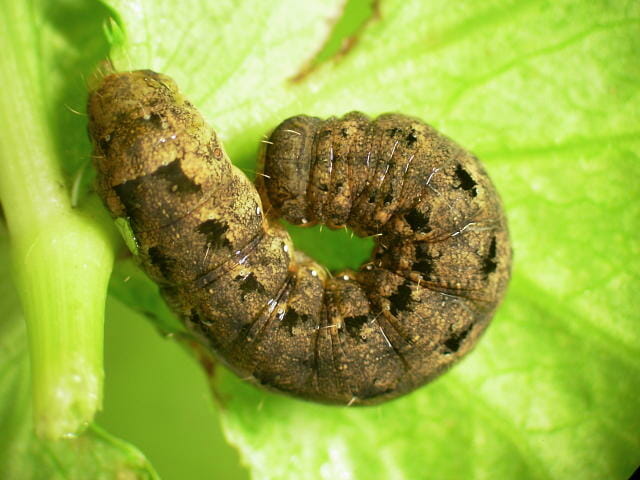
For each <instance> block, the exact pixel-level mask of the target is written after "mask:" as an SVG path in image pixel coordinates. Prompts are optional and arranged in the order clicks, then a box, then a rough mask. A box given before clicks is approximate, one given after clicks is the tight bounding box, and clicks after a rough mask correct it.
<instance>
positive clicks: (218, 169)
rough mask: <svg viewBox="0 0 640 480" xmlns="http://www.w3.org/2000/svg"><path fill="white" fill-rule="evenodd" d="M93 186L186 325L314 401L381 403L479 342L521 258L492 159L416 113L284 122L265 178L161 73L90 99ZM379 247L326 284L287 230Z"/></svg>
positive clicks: (233, 358)
mask: <svg viewBox="0 0 640 480" xmlns="http://www.w3.org/2000/svg"><path fill="white" fill-rule="evenodd" d="M87 109H88V116H89V125H88V130H89V136H90V138H91V140H92V143H93V148H94V155H93V158H94V165H95V167H96V170H97V179H96V190H97V192H98V193H99V195H100V196H101V198H102V199H103V201H104V203H105V205H106V206H107V208H108V209H109V211H110V212H111V214H112V216H113V217H115V218H116V219H119V221H121V222H124V223H125V225H126V226H127V228H128V231H129V235H130V239H132V240H133V247H134V250H135V252H136V255H137V257H138V258H139V261H140V263H141V265H142V267H143V269H144V270H145V271H146V273H147V274H148V275H149V276H150V277H151V278H152V279H153V280H154V281H155V282H157V284H158V285H159V288H160V291H161V293H162V295H163V297H164V298H165V300H166V301H167V302H168V304H169V305H170V306H171V307H172V309H173V310H174V311H175V312H176V313H177V314H178V315H179V316H180V317H181V318H182V319H183V321H184V322H185V324H186V325H187V326H188V327H189V329H190V330H191V331H192V332H194V334H195V335H196V336H197V337H198V338H200V339H201V340H202V341H203V342H205V343H206V345H207V346H208V347H209V348H211V349H212V350H213V352H214V353H215V354H216V356H217V357H218V358H219V359H220V360H221V361H222V362H223V363H225V364H226V365H227V366H228V367H229V368H230V369H231V370H233V371H234V372H235V373H236V374H238V375H239V376H240V377H242V378H244V379H247V380H249V381H252V382H253V383H255V384H257V385H261V386H263V387H266V388H268V389H271V390H275V391H278V392H283V393H286V394H290V395H293V396H296V397H300V398H303V399H307V400H313V401H317V402H322V403H330V404H342V405H371V404H377V403H380V402H384V401H387V400H390V399H392V398H395V397H398V396H400V395H403V394H406V393H408V392H410V391H412V390H414V389H416V388H417V387H419V386H421V385H423V384H425V383H426V382H428V381H430V380H432V379H433V378H435V377H437V376H438V375H439V374H441V373H442V372H444V371H445V370H446V369H447V368H448V367H449V366H450V365H452V364H453V363H454V362H456V361H457V360H458V359H460V358H461V357H462V356H464V355H465V354H466V353H467V352H469V351H470V350H471V348H472V347H473V346H474V345H475V344H476V342H477V340H478V338H479V337H480V335H481V334H482V332H483V331H484V330H485V328H486V327H487V325H488V323H489V321H490V319H491V317H492V316H493V314H494V311H495V310H496V308H497V306H498V304H499V303H500V301H501V299H502V297H503V294H504V292H505V289H506V286H507V283H508V280H509V276H510V264H511V247H510V243H509V235H508V231H507V224H506V220H505V215H504V213H503V209H502V206H501V201H500V198H499V196H498V194H497V192H496V190H495V188H494V186H493V185H492V183H491V180H490V179H489V177H488V176H487V174H486V173H485V171H484V170H483V168H482V166H481V164H480V162H479V161H478V159H477V158H476V157H474V156H473V155H472V154H470V153H468V152H467V151H465V150H464V149H463V148H461V147H460V146H458V145H457V144H456V143H454V142H453V141H452V140H450V139H448V138H447V137H445V136H443V135H441V134H440V133H438V132H437V131H436V130H435V129H434V128H432V127H430V126H429V125H427V124H425V123H423V122H422V121H420V120H417V119H415V118H412V117H408V116H405V115H401V114H386V115H382V116H379V117H377V118H376V119H374V120H371V119H369V118H368V117H367V116H365V115H364V114H362V113H358V112H352V113H349V114H347V115H345V116H344V117H342V118H329V119H327V120H321V119H319V118H315V117H309V116H304V115H300V116H296V117H292V118H289V119H287V120H285V121H284V122H282V123H281V124H280V125H279V126H278V127H277V128H276V129H275V130H274V131H273V133H272V135H271V137H270V138H269V140H268V141H267V142H265V143H266V147H265V148H264V149H263V151H262V153H261V155H260V164H261V169H262V174H261V175H258V179H257V180H256V184H255V185H254V184H253V183H251V182H250V181H249V180H248V179H247V178H246V176H245V175H244V174H243V173H242V172H241V171H240V170H238V169H237V168H236V167H234V166H233V165H232V163H231V162H230V160H229V158H228V157H227V155H226V153H225V151H224V148H223V146H222V143H221V142H220V139H219V138H218V137H217V135H216V133H215V131H214V130H213V129H212V128H210V127H209V126H208V125H207V124H206V122H205V120H204V119H203V117H202V115H201V114H200V113H199V112H198V111H197V110H196V108H195V107H194V106H193V105H192V104H191V103H189V101H188V100H186V99H185V98H184V97H183V96H182V94H181V93H180V92H179V89H178V87H177V85H176V84H175V82H174V81H173V80H172V79H171V78H169V77H167V76H166V75H163V74H160V73H156V72H153V71H150V70H141V71H133V72H125V73H114V74H110V75H108V76H105V77H104V78H103V79H102V81H101V83H100V85H99V86H98V87H97V88H95V89H93V90H92V91H90V93H89V100H88V107H87ZM279 217H282V218H284V219H285V220H287V221H288V222H290V223H292V224H294V225H314V224H317V223H322V224H325V225H327V226H328V227H330V228H333V229H336V228H342V227H345V226H346V227H348V228H350V229H351V230H352V231H354V232H355V233H356V234H357V235H360V236H373V237H374V240H375V247H374V251H373V254H372V256H371V259H370V260H369V261H368V262H366V263H365V264H364V265H362V266H361V268H360V269H358V270H357V271H353V270H343V271H340V272H337V273H333V274H331V273H329V272H328V271H327V270H326V269H325V268H323V267H322V266H321V265H319V264H318V263H316V262H315V261H314V260H313V259H311V258H310V257H308V256H307V255H305V254H303V253H302V252H299V251H296V250H295V249H294V248H293V245H292V241H291V238H290V236H289V234H288V233H287V231H286V230H285V229H284V228H283V227H282V226H281V224H280V223H279V220H278V218H279Z"/></svg>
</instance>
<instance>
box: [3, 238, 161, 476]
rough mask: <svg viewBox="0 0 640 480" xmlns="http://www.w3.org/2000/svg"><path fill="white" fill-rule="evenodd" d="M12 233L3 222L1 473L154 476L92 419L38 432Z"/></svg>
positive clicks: (133, 452) (127, 447) (137, 455)
mask: <svg viewBox="0 0 640 480" xmlns="http://www.w3.org/2000/svg"><path fill="white" fill-rule="evenodd" d="M7 244H8V236H7V233H6V231H5V229H4V228H1V227H0V279H2V280H0V311H2V312H3V315H2V322H0V478H3V479H4V478H6V479H40V478H46V479H51V480H56V479H61V480H62V479H81V478H92V479H105V480H106V479H114V478H123V479H124V478H131V479H134V478H135V479H155V478H157V475H156V473H155V471H154V470H153V468H152V467H151V465H149V463H148V462H147V460H146V459H145V458H144V456H143V455H142V453H140V452H139V451H138V450H136V449H135V448H134V447H132V446H130V445H128V444H126V443H125V442H123V441H121V440H119V439H117V438H115V437H113V436H111V435H109V434H108V433H106V432H104V431H103V430H102V429H100V428H99V427H97V426H95V425H93V426H91V427H90V428H89V429H88V430H87V431H86V432H85V433H84V434H82V435H80V436H78V437H73V438H66V439H63V440H59V441H56V442H50V441H46V440H42V439H39V438H38V437H36V435H35V432H34V425H33V422H32V413H31V399H30V385H29V352H28V343H27V333H26V329H25V323H24V318H23V315H22V310H21V308H20V305H19V302H18V297H17V294H16V291H15V288H14V286H13V285H12V284H11V282H10V281H9V278H10V275H9V273H10V272H9V268H8V267H9V258H8V249H7V246H8V245H7Z"/></svg>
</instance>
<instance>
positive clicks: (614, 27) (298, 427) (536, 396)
mask: <svg viewBox="0 0 640 480" xmlns="http://www.w3.org/2000/svg"><path fill="white" fill-rule="evenodd" d="M107 3H108V4H109V5H110V6H111V8H112V9H113V15H114V17H115V18H116V19H117V21H118V23H112V24H111V30H109V34H110V38H111V39H112V41H113V42H114V43H115V44H116V45H117V46H118V50H117V51H114V53H113V60H114V62H115V65H116V66H117V67H118V68H119V69H135V68H153V69H156V70H159V71H162V72H164V73H167V74H169V75H171V76H173V77H174V78H175V79H176V80H177V81H178V83H179V85H180V86H181V88H182V90H183V91H184V92H185V94H186V95H187V96H188V97H189V98H190V99H191V100H192V101H193V102H194V103H195V104H196V105H197V106H198V107H199V108H200V109H201V110H202V111H203V112H204V114H205V116H206V117H207V118H209V119H210V121H211V123H212V125H214V126H215V127H216V128H217V130H218V131H219V133H220V134H221V136H222V138H224V139H225V140H226V146H227V150H228V152H229V154H230V156H231V158H232V159H233V160H234V162H235V163H237V164H238V165H241V166H243V167H244V168H247V169H253V168H255V167H254V162H255V157H256V155H257V151H258V148H259V141H260V139H261V137H262V135H264V134H265V133H267V132H268V131H269V130H270V129H271V128H273V127H274V126H275V125H276V124H277V123H278V122H279V121H280V120H282V119H283V118H285V117H286V116H289V115H292V114H296V113H301V112H304V113H309V114H316V115H321V116H327V115H332V114H342V113H345V112H347V111H349V110H354V109H358V110H362V111H365V112H366V113H369V114H372V115H375V114H378V113H382V112H385V111H402V112H404V113H407V114H412V115H416V116H419V117H421V118H423V119H424V120H425V121H427V122H429V123H432V124H433V125H435V126H436V127H437V128H439V129H440V130H442V131H443V132H444V133H446V134H447V135H449V136H451V137H452V138H454V139H456V140H457V141H458V142H460V143H461V144H463V145H465V146H466V147H468V148H469V149H471V150H473V151H475V152H476V153H477V154H478V155H479V156H480V157H481V158H482V160H483V161H484V163H485V165H486V167H487V170H488V171H489V173H490V174H491V176H492V178H493V179H494V181H495V183H496V185H497V187H498V190H499V191H500V192H501V194H502V196H503V200H504V203H505V206H506V209H507V213H508V216H509V220H510V226H511V231H512V237H513V244H514V251H515V265H514V272H513V281H512V284H511V287H510V291H509V295H508V297H507V298H506V300H505V302H504V304H503V306H502V308H501V310H500V311H499V313H498V315H497V316H496V318H495V320H494V323H493V325H492V327H491V328H490V329H489V331H488V333H487V335H486V336H485V338H484V339H483V341H482V342H481V344H480V345H479V347H478V348H477V349H476V351H475V352H474V353H473V354H472V355H470V356H469V357H468V358H467V359H466V360H465V361H464V362H463V363H461V364H460V365H459V366H457V367H455V368H454V369H453V370H452V371H451V372H450V373H448V374H446V375H445V376H443V377H442V378H440V379H439V380H437V381H436V382H434V383H432V384H431V385H428V386H426V387H425V388H422V389H420V390H419V391H417V392H416V393H414V394H412V395H410V396H408V397H405V398H403V399H400V400H397V401H394V402H392V403H389V404H386V405H382V406H379V407H373V408H362V409H356V408H336V407H325V406H320V405H312V404H309V403H304V402H300V401H296V400H292V399H288V398H286V397H282V396H278V395H273V394H269V393H265V392H262V391H259V390H256V389H255V388H253V387H251V386H249V385H246V384H244V383H242V382H241V381H240V380H239V379H237V378H235V377H234V376H232V375H231V374H228V373H224V372H223V373H222V375H221V376H220V377H219V378H218V379H217V382H216V389H217V391H218V392H219V393H220V395H221V396H222V398H224V399H225V401H224V408H223V409H222V413H223V418H224V424H225V428H226V431H227V435H228V437H229V439H230V440H231V441H232V442H233V443H235V444H236V445H238V446H239V448H240V450H241V452H242V455H243V457H244V459H245V461H246V462H247V463H248V464H249V465H250V466H251V468H252V471H253V474H254V477H255V478H310V479H316V478H469V477H471V478H485V477H491V478H512V477H517V478H567V477H578V478H587V479H588V478H594V479H597V478H627V477H628V476H629V475H630V474H631V472H632V471H633V469H634V468H635V467H636V466H637V464H638V463H640V453H639V452H640V435H638V432H640V414H639V413H638V408H637V400H636V397H637V395H638V388H637V385H638V380H639V374H640V347H639V345H640V338H639V337H640V330H639V329H638V328H637V325H638V320H640V308H638V307H639V305H638V302H637V300H636V299H635V298H636V292H637V291H638V290H639V289H640V273H639V272H640V260H639V258H640V257H639V255H638V254H639V253H640V247H639V245H638V242H637V240H636V238H637V233H636V232H637V231H638V230H639V227H640V206H639V204H638V202H637V199H638V194H639V193H640V186H639V185H640V184H639V183H638V182H637V181H635V179H636V178H638V177H639V176H640V163H639V162H638V160H639V158H638V157H639V156H640V135H639V133H640V112H639V101H640V98H639V96H640V83H639V82H638V80H637V79H638V78H640V62H639V58H638V57H639V53H638V52H640V4H638V3H637V2H632V1H627V2H624V1H610V0H596V1H589V2H587V1H579V0H560V1H557V2H548V1H547V2H545V1H532V0H530V1H526V2H522V1H519V2H517V1H515V0H511V1H497V0H493V1H491V0H490V1H485V2H475V1H471V0H467V1H462V2H456V3H455V4H453V3H452V2H445V1H444V0H436V1H432V2H423V1H419V0H404V1H401V0H386V1H381V2H380V5H379V9H380V12H379V15H378V16H374V17H372V18H371V20H370V21H368V22H366V23H364V24H363V26H362V27H361V28H360V29H357V28H356V29H355V30H357V39H354V40H353V41H352V42H351V43H350V44H351V45H352V46H351V48H350V49H348V50H347V51H343V52H342V54H341V55H338V56H336V58H335V60H326V56H323V55H320V56H319V57H318V59H319V60H314V58H316V57H315V55H316V53H317V52H326V51H327V50H325V49H324V48H323V39H324V37H325V36H326V35H327V34H328V30H329V27H330V23H329V19H330V18H334V19H337V16H338V15H339V4H340V3H341V2H337V1H334V0H327V1H320V0H317V1H314V2H311V1H308V2H299V1H295V0H273V1H271V2H260V1H258V0H251V1H250V0H245V1H235V2H231V1H221V2H199V1H196V0H183V1H181V2H179V3H178V2H176V1H175V0H156V1H152V0H132V1H124V0H121V1H117V0H112V1H109V2H107ZM352 31H353V30H352ZM96 32H97V29H96ZM329 50H330V49H329ZM323 59H325V61H324V62H323V61H322V60H323ZM310 66H311V68H310ZM301 73H304V75H301ZM294 78H295V79H296V81H293V80H292V79H294ZM41 123H42V122H41ZM74 131H75V130H74ZM59 137H62V135H59ZM4 158H5V157H4V156H3V160H4ZM3 202H4V197H3ZM6 206H7V205H6V204H5V207H6ZM323 235H325V236H324V237H322V238H323V240H322V243H327V244H328V245H329V247H328V248H327V250H326V251H323V252H320V251H316V250H315V249H313V244H312V243H311V242H309V243H306V244H305V248H306V251H307V252H308V253H311V254H312V255H314V256H315V257H316V258H318V259H320V260H323V261H325V262H326V263H327V264H329V265H331V266H332V267H335V266H341V265H347V264H348V265H351V264H352V263H351V262H353V261H354V253H353V252H360V255H366V254H367V250H368V245H365V244H363V243H362V242H360V241H359V240H357V239H354V240H350V239H348V238H345V237H344V236H342V237H337V236H336V234H330V233H326V232H325V233H324V234H323ZM340 235H342V234H340ZM300 237H301V236H300V235H296V236H295V239H296V241H297V242H298V240H299V239H300ZM325 239H327V240H325ZM298 244H299V242H298ZM345 245H349V249H348V250H347V248H345ZM124 278H126V277H124ZM116 280H117V279H116ZM122 281H123V282H124V280H122ZM136 285H137V286H135V287H134V288H133V289H132V290H131V292H130V293H128V294H127V295H128V296H129V298H130V303H131V304H133V305H134V306H136V307H137V308H144V309H145V310H148V311H153V310H155V308H156V305H157V304H158V301H159V299H158V297H157V296H156V297H155V299H156V301H154V300H153V298H154V297H153V296H148V295H147V293H146V292H148V284H147V286H146V287H145V286H144V285H145V284H144V283H143V282H140V283H138V284H136ZM118 288H120V291H121V292H122V291H123V289H122V285H119V286H118ZM113 291H114V292H115V291H116V290H113ZM138 298H144V299H145V302H146V303H145V304H144V305H141V304H140V303H139V300H138ZM168 322H169V321H168ZM165 323H166V322H165ZM161 328H163V329H167V327H166V325H163V326H162V327H161Z"/></svg>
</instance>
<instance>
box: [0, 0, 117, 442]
mask: <svg viewBox="0 0 640 480" xmlns="http://www.w3.org/2000/svg"><path fill="white" fill-rule="evenodd" d="M36 16H37V13H36V7H34V6H33V4H32V3H31V2H3V14H2V15H1V16H0V32H1V35H0V38H1V39H2V40H0V42H2V47H3V48H2V52H3V53H2V55H0V84H1V85H2V86H3V93H2V94H1V95H0V132H2V136H1V138H0V199H1V200H2V205H3V209H4V213H5V216H6V220H7V225H8V227H9V232H10V236H11V248H12V255H11V257H12V262H13V271H14V275H15V280H16V284H17V287H18V291H19V294H20V297H21V301H22V305H23V308H24V312H25V317H26V320H27V328H28V333H29V349H30V359H31V373H32V385H33V405H34V416H35V425H36V430H37V432H38V433H39V434H40V435H41V436H43V437H47V438H59V437H62V436H68V435H73V434H75V433H76V432H78V431H79V430H81V429H82V428H83V427H84V426H86V425H87V424H88V423H89V422H90V421H91V420H92V418H93V415H94V413H95V412H96V410H97V409H99V408H100V405H101V401H102V379H103V365H102V351H103V346H102V343H103V322H104V302H105V297H106V288H107V281H108V278H109V275H110V272H111V268H112V264H113V256H114V253H113V252H114V251H115V238H116V236H115V235H114V232H113V228H111V227H109V224H110V222H109V221H108V219H105V218H104V214H103V213H101V211H102V210H101V209H100V208H99V205H98V204H97V202H96V201H95V200H91V201H89V202H88V203H87V205H85V206H84V208H82V209H73V208H72V206H71V203H70V199H69V193H68V188H67V182H66V180H65V178H64V177H63V174H62V173H61V171H60V166H59V165H60V162H59V159H58V158H57V156H58V152H57V150H56V146H55V138H53V133H52V130H51V128H50V119H51V116H49V115H48V114H47V112H48V111H49V110H50V109H49V110H48V108H47V105H46V102H45V98H47V97H46V96H45V85H46V74H45V73H43V72H42V71H41V70H39V68H38V64H37V62H36V60H35V59H36V58H37V54H34V53H33V52H34V50H35V51H37V52H41V49H40V47H41V45H40V39H39V37H38V31H37V27H35V25H37V22H34V18H35V17H36ZM29 52H30V53H29ZM51 108H56V110H57V109H59V108H63V107H62V106H59V105H58V106H51Z"/></svg>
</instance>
